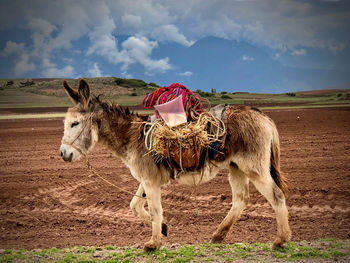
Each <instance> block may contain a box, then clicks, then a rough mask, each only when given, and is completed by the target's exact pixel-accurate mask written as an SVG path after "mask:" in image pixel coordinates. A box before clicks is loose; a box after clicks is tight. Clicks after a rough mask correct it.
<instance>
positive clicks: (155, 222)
mask: <svg viewBox="0 0 350 263" xmlns="http://www.w3.org/2000/svg"><path fill="white" fill-rule="evenodd" d="M143 187H144V189H145V192H146V195H147V203H148V209H149V212H150V214H151V221H152V238H151V240H150V241H148V242H146V243H145V250H146V251H153V250H155V249H158V248H160V246H161V245H162V241H161V238H162V235H161V231H162V221H163V208H162V204H161V189H160V185H155V184H154V183H153V184H152V182H145V183H143Z"/></svg>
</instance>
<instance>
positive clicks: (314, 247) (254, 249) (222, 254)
mask: <svg viewBox="0 0 350 263" xmlns="http://www.w3.org/2000/svg"><path fill="white" fill-rule="evenodd" d="M324 242H326V244H325V243H324ZM349 247H350V241H349V240H338V239H322V240H319V241H315V242H307V245H305V242H289V243H287V244H286V245H285V247H284V248H280V249H273V248H272V244H266V243H252V244H249V243H236V244H226V245H221V244H208V243H205V244H201V245H184V246H180V247H178V248H161V249H159V250H157V251H154V252H150V253H146V252H144V251H143V250H142V249H137V248H118V247H114V246H111V245H107V246H105V247H103V248H101V247H73V248H67V249H57V248H52V249H42V250H32V251H30V250H29V251H28V250H10V249H7V250H1V251H0V262H20V263H21V262H59V263H66V262H75V263H93V262H104V263H116V262H122V263H129V262H130V263H131V262H150V263H153V262H173V263H183V262H233V261H236V260H238V261H242V260H243V261H249V262H271V261H276V260H278V261H282V262H290V261H291V262H293V261H300V260H302V261H308V260H310V259H312V260H315V262H322V261H324V260H328V261H329V260H333V259H336V258H338V257H345V258H344V260H346V259H349V256H350V250H349Z"/></svg>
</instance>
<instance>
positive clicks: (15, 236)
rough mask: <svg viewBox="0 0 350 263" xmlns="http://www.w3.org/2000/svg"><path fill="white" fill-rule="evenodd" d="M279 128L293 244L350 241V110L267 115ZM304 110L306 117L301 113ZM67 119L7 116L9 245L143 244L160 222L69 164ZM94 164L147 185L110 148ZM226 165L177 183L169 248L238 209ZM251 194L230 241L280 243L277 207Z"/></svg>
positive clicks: (0, 147) (2, 137) (3, 179)
mask: <svg viewBox="0 0 350 263" xmlns="http://www.w3.org/2000/svg"><path fill="white" fill-rule="evenodd" d="M267 114H268V115H269V116H271V117H272V118H273V119H274V120H275V122H276V124H277V127H278V129H279V132H280V138H281V152H282V156H281V157H282V158H281V159H282V160H281V162H282V169H283V171H284V172H285V173H286V174H287V176H288V178H289V186H290V193H289V197H288V200H287V203H288V206H289V211H290V223H291V228H292V231H293V240H312V239H318V238H324V237H337V238H342V239H347V238H350V205H349V204H350V108H342V109H309V110H291V111H286V110H283V111H272V112H267ZM298 116H299V119H297V117H298ZM62 132H63V124H62V120H29V119H28V120H9V121H0V230H1V235H0V248H48V247H54V246H55V247H69V246H73V245H94V246H102V245H105V244H113V245H135V244H142V243H143V242H145V241H147V240H148V238H149V237H150V234H151V231H150V228H149V227H147V226H144V224H143V223H142V222H141V221H140V220H139V219H137V218H135V217H134V216H133V215H132V213H131V211H130V209H129V202H130V200H131V196H129V195H128V194H125V193H123V192H121V191H119V190H118V189H116V188H113V187H111V186H109V185H106V184H105V183H104V182H102V181H100V180H99V179H96V178H93V177H90V178H89V177H88V171H87V169H86V167H85V164H84V162H77V163H65V162H63V160H61V158H60V156H59V154H58V149H59V146H60V141H61V136H62ZM90 159H91V162H92V164H93V166H94V167H95V168H96V169H99V170H100V172H101V174H102V175H104V176H105V178H106V179H108V180H110V181H113V182H115V183H116V184H117V185H120V186H122V187H123V188H125V189H127V190H129V191H132V192H134V191H136V189H137V185H138V184H137V182H136V180H135V179H133V178H132V177H131V175H130V173H129V171H128V169H127V168H126V167H125V166H124V165H123V164H122V162H121V161H120V160H119V159H118V158H116V157H115V156H113V155H112V154H111V153H110V152H109V151H107V150H105V149H104V148H102V147H97V148H96V149H95V150H94V151H93V153H92V154H91V157H90ZM226 174H227V171H225V170H223V171H222V172H221V173H220V174H219V175H218V176H217V177H216V178H215V179H214V180H213V181H211V182H210V183H207V184H204V185H202V186H200V187H198V188H197V192H196V195H191V192H192V190H193V189H192V188H190V187H186V186H181V185H170V186H167V187H166V188H165V189H164V191H163V202H164V216H165V218H166V222H167V223H168V226H169V236H168V237H167V238H164V243H165V244H172V243H180V244H186V243H187V244H188V243H189V244H192V243H202V242H207V241H208V240H209V238H210V236H211V234H212V232H213V231H214V230H215V228H216V227H217V226H218V224H219V223H220V221H221V220H222V219H223V218H224V217H225V215H226V213H227V212H228V210H229V208H230V202H231V193H230V187H229V185H228V183H227V178H226ZM250 190H251V198H250V203H249V205H248V207H247V209H246V210H245V211H244V212H243V214H242V217H241V219H240V220H239V221H238V222H237V223H236V224H235V225H234V227H233V229H232V231H231V232H230V233H229V234H228V236H227V238H226V239H225V242H227V243H233V242H266V241H272V240H273V238H274V235H275V231H276V224H275V217H274V213H273V211H272V209H271V207H270V206H269V204H268V203H267V202H266V201H265V199H264V198H263V197H262V196H261V195H260V194H259V193H257V192H256V190H255V189H254V187H252V186H251V188H250Z"/></svg>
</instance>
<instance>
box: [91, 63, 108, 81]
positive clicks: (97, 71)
mask: <svg viewBox="0 0 350 263" xmlns="http://www.w3.org/2000/svg"><path fill="white" fill-rule="evenodd" d="M88 73H89V76H90V77H92V78H93V77H103V76H104V75H103V72H102V70H101V69H100V67H99V66H98V64H97V63H94V66H93V67H92V68H90V69H89V71H88Z"/></svg>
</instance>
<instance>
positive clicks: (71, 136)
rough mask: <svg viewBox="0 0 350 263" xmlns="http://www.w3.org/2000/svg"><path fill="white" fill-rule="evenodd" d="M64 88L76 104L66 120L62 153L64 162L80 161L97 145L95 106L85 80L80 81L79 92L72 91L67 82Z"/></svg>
mask: <svg viewBox="0 0 350 263" xmlns="http://www.w3.org/2000/svg"><path fill="white" fill-rule="evenodd" d="M63 87H64V88H65V90H66V91H67V94H68V96H69V97H70V98H71V99H72V101H73V103H74V104H75V106H74V107H72V108H69V109H68V112H67V114H66V117H65V120H64V134H63V138H62V144H61V147H60V152H61V156H62V158H63V160H65V161H68V162H72V161H76V160H78V159H79V158H80V157H81V156H82V155H86V154H87V152H88V151H89V150H90V149H91V148H92V147H93V146H94V145H95V144H96V142H97V140H98V127H97V124H96V123H95V122H94V121H93V114H94V113H93V109H94V105H93V103H92V102H91V98H90V87H89V85H88V84H87V82H86V81H85V80H83V79H81V80H80V83H79V89H78V91H76V90H74V89H72V88H71V87H70V86H69V85H68V83H67V81H64V82H63Z"/></svg>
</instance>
